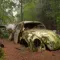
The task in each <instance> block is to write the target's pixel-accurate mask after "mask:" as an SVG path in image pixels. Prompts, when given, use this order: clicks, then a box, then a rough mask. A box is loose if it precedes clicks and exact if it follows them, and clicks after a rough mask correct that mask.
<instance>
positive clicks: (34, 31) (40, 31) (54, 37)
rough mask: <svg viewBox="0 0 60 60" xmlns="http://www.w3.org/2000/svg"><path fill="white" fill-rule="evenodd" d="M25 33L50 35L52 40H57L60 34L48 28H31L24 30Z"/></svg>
mask: <svg viewBox="0 0 60 60" xmlns="http://www.w3.org/2000/svg"><path fill="white" fill-rule="evenodd" d="M24 34H28V35H35V36H36V37H38V38H41V37H48V38H49V40H50V41H55V40H57V39H58V36H57V34H56V33H55V32H53V31H51V30H47V29H31V30H26V31H24Z"/></svg>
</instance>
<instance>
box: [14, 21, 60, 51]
mask: <svg viewBox="0 0 60 60" xmlns="http://www.w3.org/2000/svg"><path fill="white" fill-rule="evenodd" d="M14 42H15V43H20V44H22V45H24V46H26V47H30V49H32V50H41V49H42V50H45V49H49V50H57V49H60V37H59V36H58V35H57V34H56V33H55V32H53V31H51V30H47V29H46V27H45V25H44V24H43V23H41V22H39V21H22V22H20V23H19V24H17V25H16V27H15V31H14Z"/></svg>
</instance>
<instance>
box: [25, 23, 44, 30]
mask: <svg viewBox="0 0 60 60" xmlns="http://www.w3.org/2000/svg"><path fill="white" fill-rule="evenodd" d="M24 28H25V29H32V28H41V29H44V28H45V26H44V25H43V24H42V23H26V24H24Z"/></svg>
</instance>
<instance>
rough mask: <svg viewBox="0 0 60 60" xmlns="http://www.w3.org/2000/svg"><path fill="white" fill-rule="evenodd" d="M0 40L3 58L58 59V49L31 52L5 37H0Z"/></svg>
mask: <svg viewBox="0 0 60 60" xmlns="http://www.w3.org/2000/svg"><path fill="white" fill-rule="evenodd" d="M0 41H2V42H3V44H4V48H3V50H4V52H5V60H60V50H57V51H47V50H45V51H40V52H32V51H30V50H29V49H28V48H25V47H23V46H21V45H20V44H15V43H14V42H12V41H8V40H7V39H0Z"/></svg>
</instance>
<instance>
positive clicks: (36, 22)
mask: <svg viewBox="0 0 60 60" xmlns="http://www.w3.org/2000/svg"><path fill="white" fill-rule="evenodd" d="M20 23H24V24H26V23H41V24H43V23H42V22H40V21H21V22H20ZM20 23H18V24H20Z"/></svg>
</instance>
